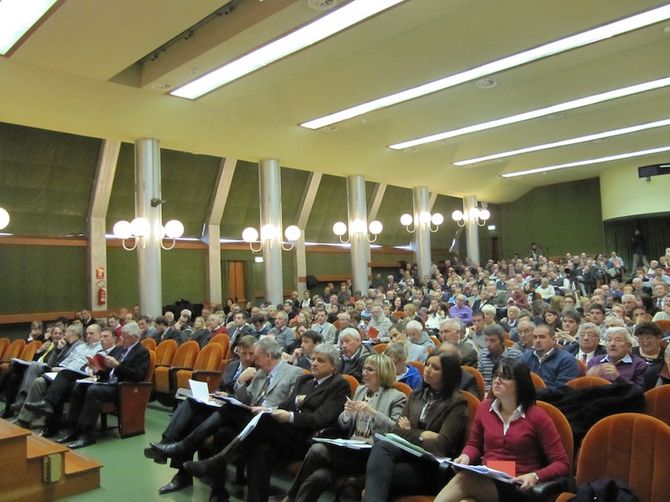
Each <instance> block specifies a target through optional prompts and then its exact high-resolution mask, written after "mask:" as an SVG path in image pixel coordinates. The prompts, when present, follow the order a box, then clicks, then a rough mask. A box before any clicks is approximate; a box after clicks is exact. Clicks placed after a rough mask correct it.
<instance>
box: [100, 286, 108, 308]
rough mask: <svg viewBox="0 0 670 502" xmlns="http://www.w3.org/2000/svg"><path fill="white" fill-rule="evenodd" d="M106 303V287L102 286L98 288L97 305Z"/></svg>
mask: <svg viewBox="0 0 670 502" xmlns="http://www.w3.org/2000/svg"><path fill="white" fill-rule="evenodd" d="M105 303H107V289H106V288H105V287H104V286H102V287H99V288H98V305H104V304H105Z"/></svg>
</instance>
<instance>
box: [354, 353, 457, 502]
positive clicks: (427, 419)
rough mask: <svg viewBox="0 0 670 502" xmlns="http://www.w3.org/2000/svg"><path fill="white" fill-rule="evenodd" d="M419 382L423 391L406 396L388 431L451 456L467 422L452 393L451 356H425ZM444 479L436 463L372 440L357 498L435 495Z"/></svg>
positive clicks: (453, 366) (454, 371)
mask: <svg viewBox="0 0 670 502" xmlns="http://www.w3.org/2000/svg"><path fill="white" fill-rule="evenodd" d="M423 378H424V387H423V389H422V390H419V391H416V392H414V393H413V394H412V395H411V396H410V399H409V402H408V403H407V406H406V407H405V409H404V411H403V412H402V416H401V417H400V418H399V419H398V422H397V424H396V425H395V427H394V428H393V432H394V433H395V434H398V435H400V436H402V437H403V438H404V439H406V440H407V441H410V442H412V443H414V444H416V445H418V446H420V447H422V448H424V449H426V450H428V451H430V452H431V453H433V454H435V455H439V456H447V457H452V456H454V455H455V453H456V452H457V451H459V450H460V448H461V446H462V445H463V442H464V440H465V431H466V427H467V422H468V419H467V406H466V401H465V398H464V397H463V396H462V395H461V391H460V390H458V386H459V382H460V378H461V367H460V365H459V362H458V360H457V359H456V358H455V357H452V356H449V355H447V354H435V355H431V356H430V357H429V358H428V361H427V362H426V369H425V371H424V375H423ZM445 481H446V479H445V478H444V471H441V470H440V468H439V467H438V464H437V463H436V462H433V461H429V460H425V459H422V458H419V457H415V456H413V455H410V454H409V453H406V452H404V451H403V450H401V449H400V448H398V447H396V446H393V445H391V444H390V443H388V442H386V441H377V442H375V444H374V445H373V447H372V451H371V452H370V458H369V460H368V464H367V467H366V474H365V495H364V497H363V500H364V501H366V502H371V501H375V502H377V501H379V502H386V501H387V500H390V496H391V495H393V496H397V495H403V494H418V493H420V494H435V493H436V492H437V491H438V490H439V489H440V487H441V486H443V485H444V483H445Z"/></svg>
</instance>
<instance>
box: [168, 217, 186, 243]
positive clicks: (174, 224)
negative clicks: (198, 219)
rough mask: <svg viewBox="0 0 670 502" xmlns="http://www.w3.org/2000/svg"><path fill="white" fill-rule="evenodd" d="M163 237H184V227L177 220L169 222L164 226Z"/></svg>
mask: <svg viewBox="0 0 670 502" xmlns="http://www.w3.org/2000/svg"><path fill="white" fill-rule="evenodd" d="M165 235H166V236H167V237H168V238H170V239H179V238H180V237H181V236H182V235H184V225H183V224H182V222H181V221H179V220H170V221H168V222H167V223H166V224H165Z"/></svg>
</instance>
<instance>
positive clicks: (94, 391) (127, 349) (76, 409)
mask: <svg viewBox="0 0 670 502" xmlns="http://www.w3.org/2000/svg"><path fill="white" fill-rule="evenodd" d="M139 340H140V327H139V325H138V324H137V323H136V322H129V323H126V324H124V325H123V328H122V329H121V346H122V347H123V351H122V352H121V355H120V356H119V359H116V358H115V357H113V356H106V357H105V364H106V366H107V367H108V368H111V371H110V373H109V378H108V380H107V383H106V384H105V385H95V384H91V385H89V386H88V387H84V392H82V395H79V396H78V395H76V393H75V394H74V395H73V398H72V401H71V402H70V417H71V418H73V419H75V418H78V419H77V425H76V429H75V431H74V435H79V439H77V440H76V441H74V442H72V443H69V444H68V445H67V446H68V448H71V449H75V448H82V447H84V446H88V445H90V444H93V443H95V425H96V423H97V421H98V416H99V415H100V410H101V409H102V405H103V404H104V403H109V402H112V403H114V402H116V401H117V399H118V386H117V384H118V382H141V381H142V380H143V379H144V377H145V376H146V374H147V370H148V369H149V351H148V350H147V349H145V348H144V346H142V345H141V344H140V343H139ZM75 390H76V388H75Z"/></svg>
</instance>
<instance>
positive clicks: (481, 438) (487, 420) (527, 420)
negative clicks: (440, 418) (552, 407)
mask: <svg viewBox="0 0 670 502" xmlns="http://www.w3.org/2000/svg"><path fill="white" fill-rule="evenodd" d="M491 403H492V402H491V401H489V400H485V401H483V402H482V403H481V404H480V405H479V407H478V408H477V414H476V415H475V421H474V423H473V424H472V429H471V430H470V437H469V438H468V441H467V443H466V445H465V448H464V449H463V453H465V454H466V455H467V456H468V457H469V458H470V463H471V464H473V465H476V464H478V463H479V462H480V461H481V460H483V463H486V461H487V460H513V461H514V462H516V473H517V476H519V475H521V474H526V473H529V472H535V473H536V474H537V475H538V477H539V478H540V481H547V480H550V479H554V478H558V477H561V476H567V475H568V474H569V473H570V460H569V459H568V456H567V454H566V453H565V448H563V443H562V442H561V437H560V436H559V434H558V431H557V430H556V426H555V425H554V422H553V421H552V420H551V418H549V415H547V413H546V412H545V411H544V410H543V409H542V408H540V407H539V406H531V407H530V408H528V409H527V410H525V412H524V415H525V417H524V416H522V417H520V418H519V419H517V420H514V421H513V422H511V423H510V424H509V429H508V430H507V434H504V435H503V422H502V420H501V419H500V417H499V416H498V415H497V414H496V413H495V412H494V411H493V410H492V409H491Z"/></svg>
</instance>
